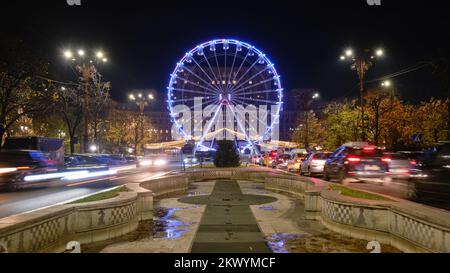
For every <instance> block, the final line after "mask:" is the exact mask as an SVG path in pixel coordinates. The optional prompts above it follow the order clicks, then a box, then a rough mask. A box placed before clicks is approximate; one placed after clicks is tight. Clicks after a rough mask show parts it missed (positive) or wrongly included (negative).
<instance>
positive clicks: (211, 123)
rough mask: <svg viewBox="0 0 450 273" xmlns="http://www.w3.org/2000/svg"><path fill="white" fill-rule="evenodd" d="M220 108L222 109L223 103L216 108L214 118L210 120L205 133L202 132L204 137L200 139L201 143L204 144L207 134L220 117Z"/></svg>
mask: <svg viewBox="0 0 450 273" xmlns="http://www.w3.org/2000/svg"><path fill="white" fill-rule="evenodd" d="M220 110H222V105H218V106H217V108H216V109H215V110H214V116H213V118H212V119H210V120H209V122H208V125H207V126H206V131H204V132H205V134H202V137H201V138H200V140H199V144H202V143H203V141H204V139H205V137H206V135H207V134H208V133H209V131H210V130H211V128H212V126H213V125H214V124H215V123H216V119H217V117H218V114H219V112H220Z"/></svg>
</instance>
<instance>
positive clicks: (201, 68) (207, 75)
mask: <svg viewBox="0 0 450 273" xmlns="http://www.w3.org/2000/svg"><path fill="white" fill-rule="evenodd" d="M192 60H193V61H194V63H195V64H196V65H197V66H198V67H199V68H200V70H201V71H202V72H203V73H205V75H206V77H208V79H209V80H210V81H211V82H213V81H214V80H213V79H212V78H211V77H210V76H209V74H208V73H206V71H205V70H204V69H203V67H202V66H201V65H200V64H199V63H198V62H197V61H196V60H195V58H192ZM213 76H214V73H213ZM215 89H217V91H218V92H219V91H220V90H219V88H217V87H215Z"/></svg>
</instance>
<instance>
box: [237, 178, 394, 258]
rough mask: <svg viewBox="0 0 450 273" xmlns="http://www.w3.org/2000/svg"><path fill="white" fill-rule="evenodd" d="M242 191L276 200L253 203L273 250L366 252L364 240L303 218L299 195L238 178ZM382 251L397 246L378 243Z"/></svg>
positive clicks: (255, 213)
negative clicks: (259, 203) (268, 188)
mask: <svg viewBox="0 0 450 273" xmlns="http://www.w3.org/2000/svg"><path fill="white" fill-rule="evenodd" d="M239 184H240V187H241V189H242V191H243V192H244V193H245V194H255V193H256V192H260V194H264V195H268V196H272V197H275V198H277V201H276V202H273V203H270V204H264V205H259V206H252V211H253V214H254V215H255V218H256V219H257V221H258V224H259V226H260V228H261V230H262V232H263V233H264V235H265V239H266V242H267V245H268V246H269V247H270V249H271V250H272V251H273V252H274V253H369V252H370V251H371V250H368V249H367V243H368V241H366V240H359V239H354V238H351V237H348V236H344V235H340V234H338V233H335V232H332V231H330V230H328V229H327V228H326V227H325V226H323V225H322V224H321V222H320V221H313V220H306V219H305V213H304V210H305V209H304V202H303V201H302V199H301V197H299V196H297V195H294V194H291V193H286V192H278V191H269V190H264V189H261V187H263V184H262V183H258V182H247V181H240V183H239ZM381 252H382V253H397V252H400V251H398V250H397V249H395V248H393V247H390V246H388V245H381Z"/></svg>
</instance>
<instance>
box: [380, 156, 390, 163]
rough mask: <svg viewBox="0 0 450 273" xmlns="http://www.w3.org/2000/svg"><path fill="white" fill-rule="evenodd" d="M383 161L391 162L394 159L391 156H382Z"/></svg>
mask: <svg viewBox="0 0 450 273" xmlns="http://www.w3.org/2000/svg"><path fill="white" fill-rule="evenodd" d="M381 161H383V162H385V163H389V162H391V161H392V159H391V158H390V157H382V158H381Z"/></svg>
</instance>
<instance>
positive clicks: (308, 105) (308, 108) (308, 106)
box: [305, 93, 320, 149]
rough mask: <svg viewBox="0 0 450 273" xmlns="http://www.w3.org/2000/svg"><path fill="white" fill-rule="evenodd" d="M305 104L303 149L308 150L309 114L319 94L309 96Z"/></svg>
mask: <svg viewBox="0 0 450 273" xmlns="http://www.w3.org/2000/svg"><path fill="white" fill-rule="evenodd" d="M309 95H310V97H309V98H307V102H306V109H305V110H306V111H305V113H306V115H305V148H306V149H308V148H309V112H310V111H311V110H312V109H313V102H314V101H315V100H318V99H319V98H320V94H319V93H314V94H309Z"/></svg>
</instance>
